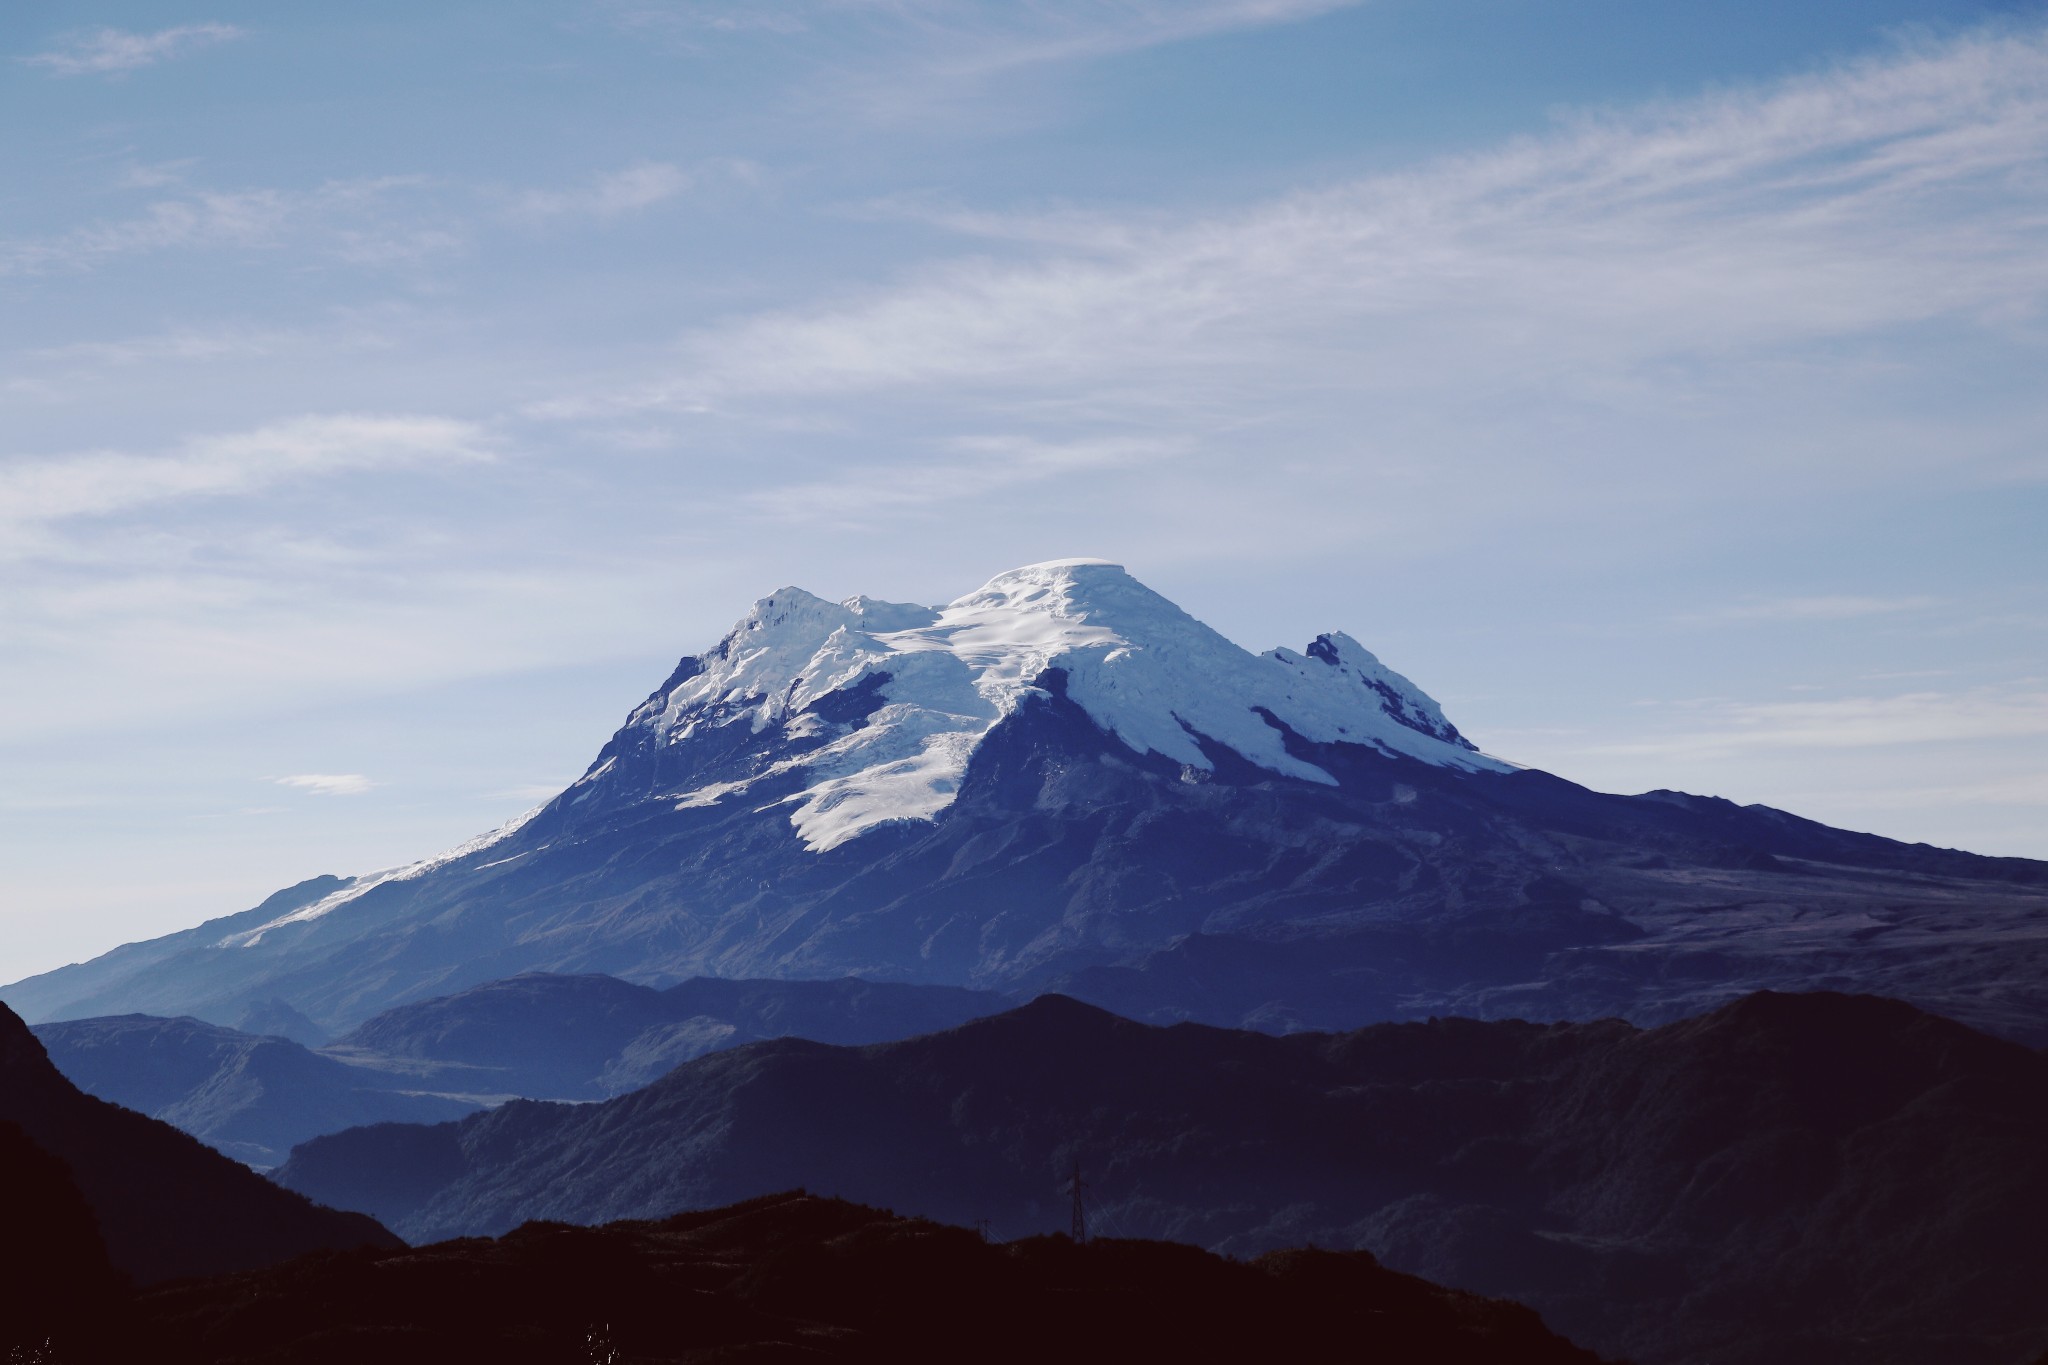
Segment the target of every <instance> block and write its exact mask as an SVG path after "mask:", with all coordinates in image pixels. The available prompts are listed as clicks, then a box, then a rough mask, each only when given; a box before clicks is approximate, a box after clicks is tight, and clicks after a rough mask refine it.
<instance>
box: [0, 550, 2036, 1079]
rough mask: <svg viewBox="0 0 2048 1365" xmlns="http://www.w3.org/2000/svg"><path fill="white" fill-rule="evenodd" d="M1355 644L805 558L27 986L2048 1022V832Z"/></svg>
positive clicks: (1270, 1019) (236, 1010) (150, 1004)
mask: <svg viewBox="0 0 2048 1365" xmlns="http://www.w3.org/2000/svg"><path fill="white" fill-rule="evenodd" d="M1134 641H1135V642H1136V643H1134ZM1353 643H1354V642H1350V641H1349V640H1348V637H1342V636H1338V635H1334V634H1331V635H1325V636H1321V637H1318V639H1317V640H1316V641H1315V642H1312V643H1311V645H1310V646H1309V648H1308V650H1307V651H1306V652H1303V653H1299V654H1296V653H1293V652H1292V651H1284V650H1283V651H1275V652H1274V653H1272V654H1267V655H1254V654H1251V653H1249V652H1247V651H1244V650H1241V649H1239V648H1238V647H1237V646H1235V645H1233V644H1230V643H1229V642H1228V641H1227V640H1224V639H1223V637H1221V636H1219V635H1216V634H1215V632H1213V631H1211V630H1209V629H1208V628H1207V627H1205V626H1202V625H1201V624H1200V623H1199V622H1197V621H1195V620H1194V618H1192V617H1190V616H1188V615H1187V614H1186V613H1185V612H1182V611H1181V610H1180V609H1179V608H1177V607H1174V606H1173V605H1172V604H1171V603H1167V602H1165V599H1163V598H1159V597H1158V596H1157V594H1154V593H1151V591H1150V590H1149V589H1146V588H1144V587H1143V585H1142V584H1139V583H1137V581H1136V580H1135V579H1132V578H1130V577H1129V575H1127V574H1125V573H1124V572H1123V571H1122V570H1121V569H1118V568H1116V567H1115V566H1112V565H1107V564H1103V563H1099V562H1087V563H1081V562H1055V563H1053V564H1051V565H1044V566H1035V567H1032V568H1027V569H1026V570H1018V571H1012V573H1010V574H1007V575H998V576H997V578H996V579H994V580H991V583H990V584H989V585H987V586H985V587H984V588H983V589H981V590H979V591H978V592H976V593H970V594H968V595H967V596H966V597H963V598H960V599H957V600H956V601H955V602H954V603H953V604H950V605H949V606H947V607H944V608H931V607H915V606H909V605H905V604H889V603H879V602H875V601H872V600H871V599H864V598H854V599H848V601H847V602H846V603H840V604H832V603H826V602H823V601H822V599H817V598H814V597H811V596H810V595H809V594H803V595H801V597H800V598H798V597H791V598H788V599H785V598H784V597H783V596H782V595H780V594H778V595H775V596H771V597H770V598H765V599H763V600H762V603H760V604H757V606H756V609H755V610H754V611H753V612H750V613H749V614H748V616H746V617H744V618H743V619H742V621H741V623H740V624H739V625H738V626H736V627H735V629H734V630H733V631H732V632H729V633H728V634H727V636H725V637H724V638H723V639H722V640H721V641H720V642H719V644H718V645H716V646H714V647H713V648H712V649H711V650H709V651H706V653H705V654H703V655H698V656H690V657H686V658H685V659H684V660H683V662H682V664H681V665H679V666H678V668H677V669H676V670H675V671H674V672H673V674H672V675H671V677H670V678H669V679H668V680H667V682H666V683H665V684H664V686H663V687H662V688H660V689H657V690H656V691H655V692H654V693H653V694H651V695H650V696H649V697H648V699H647V700H646V701H645V702H643V703H642V704H641V705H639V706H637V707H635V708H634V709H633V710H632V711H631V712H630V713H629V715H628V716H627V719H626V723H625V724H624V725H622V726H621V727H620V728H619V730H618V731H617V732H616V733H615V734H614V736H613V737H612V739H611V741H610V742H608V743H607V744H606V745H605V746H604V748H603V749H602V750H601V751H600V753H599V755H598V757H597V759H596V760H595V761H594V762H593V763H592V764H591V766H590V768H589V770H588V771H587V772H586V773H585V774H584V775H583V776H582V777H580V778H578V779H577V781H576V782H575V783H573V784H571V786H570V787H569V788H568V789H566V790H565V791H564V792H563V793H562V794H561V795H560V796H558V797H556V798H555V799H554V800H552V801H550V802H548V803H545V804H544V805H543V806H541V807H539V808H537V809H536V810H534V811H532V812H529V813H527V814H526V815H523V816H521V817H519V818H517V819H515V820H514V821H512V822H509V823H508V824H507V825H506V826H504V827H502V828H501V829H500V830H498V831H494V832H493V833H492V834H489V835H485V836H481V837H480V838H478V839H477V840H473V841H471V842H470V843H469V844H467V845H463V846H459V847H458V848H456V849H453V850H449V851H448V852H447V853H444V854H442V855H439V856H437V857H434V858H430V859H425V860H422V861H421V862H419V863H415V864H410V865H408V866H406V867H403V868H398V869H390V870H387V871H385V872H382V873H377V874H372V875H370V876H366V877H361V878H355V879H352V880H349V881H347V882H345V883H333V882H323V883H308V884H305V885H303V886H302V887H300V888H295V889H294V890H293V891H292V892H290V893H281V896H282V899H279V898H273V904H272V910H271V913H269V914H268V915H267V916H265V915H259V914H258V913H257V912H253V911H252V912H246V913H245V915H243V916H237V917H230V918H229V919H227V920H222V921H215V922H213V923H212V924H211V925H209V926H207V927H206V928H205V929H204V930H203V931H187V932H186V933H184V934H182V935H174V936H170V937H168V938H166V939H164V940H158V941H155V942H153V943H151V944H144V945H130V946H129V947H127V948H123V949H118V950H116V951H115V952H114V953H112V954H109V955H107V956H106V957H104V958H102V959H98V960H96V961H95V962H93V963H88V964H84V965H82V966H76V967H72V968H65V969H60V970H59V971H58V972H55V973H49V974H45V975H44V976H42V977H38V978H33V979H31V980H29V981H26V982H17V983H15V984H14V985H12V986H9V987H6V988H4V991H0V994H4V996H5V998H7V999H9V1000H10V1001H13V1002H15V1003H17V1004H18V1005H19V1006H20V1007H21V1008H22V1009H23V1010H25V1011H26V1012H28V1013H29V1014H31V1015H33V1016H34V1017H36V1018H38V1019H44V1020H47V1019H52V1018H59V1017H78V1016H82V1015H98V1014H111V1013H127V1012H133V1011H141V1012H145V1013H152V1014H192V1015H195V1016H197V1017H200V1018H206V1019H209V1020H211V1021H213V1022H217V1023H229V1022H232V1021H233V1020H234V1019H237V1018H239V1017H241V1015H242V1014H243V1013H244V1011H246V1010H247V1009H249V1008H251V1007H253V1006H255V1005H256V1004H258V1003H259V1002H263V1001H267V1000H271V999H277V998H283V999H289V1000H291V1001H292V1002H293V1003H294V1006H295V1007H296V1008H298V1009H300V1010H301V1011H303V1012H304V1013H305V1014H306V1015H309V1016H311V1018H310V1022H311V1023H312V1024H313V1025H314V1026H316V1027H318V1028H320V1029H322V1030H325V1031H328V1032H331V1033H338V1032H343V1031H346V1030H347V1029H348V1028H350V1027H353V1026H355V1025H356V1024H359V1023H361V1022H362V1021H363V1020H364V1019H367V1018H368V1017H370V1016H371V1015H373V1014H376V1013H378V1012H379V1011H381V1010H383V1009H386V1008H389V1007H391V1006H394V1005H398V1004H403V1003H406V1002H408V1001H412V1000H419V999H424V998H428V997H431V996H438V995H445V994H447V993H449V992H451V991H455V990H460V989H462V988H465V987H467V986H471V985H475V984H480V983H481V982H484V981H488V980H491V979H496V978H503V977H509V976H512V975H516V974H517V973H519V972H524V971H546V972H557V973H579V972H601V973H605V974H609V975H615V976H621V977H624V978H627V979H630V980H634V981H637V982H641V983H643V984H648V985H654V986H662V985H667V984H670V983H673V982H676V981H680V980H683V979H686V978H688V977H691V976H698V975H710V976H723V977H778V978H785V979H824V978H833V977H839V976H844V975H849V974H851V975H857V976H862V977H865V978H869V979H874V980H896V981H908V982H919V983H929V984H943V985H952V986H966V987H975V988H982V989H994V990H1001V991H1016V992H1021V993H1031V992H1036V991H1039V990H1043V989H1046V988H1048V987H1050V986H1052V985H1055V984H1057V985H1060V986H1061V987H1062V988H1064V989H1069V990H1075V991H1079V992H1081V993H1083V994H1087V995H1089V996H1090V998H1092V999H1095V1000H1097V1001H1098V1002H1099V1003H1102V1004H1105V1005H1109V1006H1112V1007H1114V1008H1117V1009H1121V1010H1124V1011H1126V1012H1136V1013H1139V1014H1142V1015H1144V1016H1145V1017H1148V1018H1157V1019H1167V1018H1174V1017H1199V1018H1205V1019H1209V1020H1211V1021H1212V1022H1217V1023H1227V1024H1240V1023H1246V1022H1260V1023H1261V1026H1270V1027H1274V1028H1280V1029H1286V1028H1340V1027H1350V1026H1353V1025H1356V1024H1359V1023H1363V1022H1366V1021H1368V1020H1371V1019H1384V1018H1402V1017H1417V1016H1426V1015H1428V1014H1431V1013H1470V1014H1475V1015H1480V1016H1498V1015H1503V1014H1515V1013H1523V1014H1529V1013H1533V1014H1538V1015H1550V1016H1555V1017H1577V1018H1586V1017H1595V1016H1598V1015H1601V1014H1623V1015H1627V1016H1629V1017H1632V1018H1636V1019H1639V1020H1643V1021H1658V1020H1663V1019H1670V1018H1676V1017H1679V1016H1681V1015H1683V1014H1688V1013H1697V1012H1699V1011H1700V1010H1702V1009H1706V1008H1711V1007H1712V1006H1713V1005H1714V1004H1716V1003H1719V1002H1721V1001H1724V1000H1727V999H1731V998H1734V997H1736V996H1739V995H1741V994H1744V993H1746V992H1748V991H1751V990H1755V989H1759V988H1772V989H1793V990H1800V989H1832V988H1840V987H1852V988H1855V989H1860V990H1869V991H1874V992H1878V993H1884V994H1893V995H1898V996H1901V997H1903V998H1908V999H1913V1000H1917V1001H1919V1002H1921V1003H1922V1004H1925V1005H1927V1006H1928V1007H1929V1008H1933V1009H1936V1010H1938V1011H1941V1012H1944V1013H1949V1014H1953V1015H1955V1016H1957V1017H1960V1018H1964V1019H1967V1020H1969V1021H1971V1022H1973V1023H1976V1024H1979V1025H1982V1026H1984V1027H1987V1028H1990V1029H1993V1030H1996V1031H1999V1032H2002V1033H2006V1034H2008V1035H2010V1036H2014V1037H2022V1038H2029V1039H2036V1040H2040V1041H2048V936H2044V935H2043V933H2042V932H2041V931H2040V930H2039V928H2038V927H2037V926H2038V925H2039V924H2040V922H2041V920H2042V916H2043V913H2044V911H2048V864H2042V863H2032V862H2027V861H2025V860H2015V859H1985V858H1980V857H1978V856H1976V855H1973V854H1967V853H1961V852H1954V851H1942V850H1934V849H1927V848H1924V847H1915V846H1909V845H1902V844H1897V843H1893V842H1891V841H1887V840H1883V839H1880V838H1877V837H1876V836H1870V835H1858V834H1853V833H1849V832H1846V831H1838V830H1831V829H1829V828H1827V827H1825V826H1821V825H1818V824H1815V823H1813V822H1811V821H1804V820H1801V819H1800V818H1799V817H1796V816H1791V815H1787V814H1785V813H1782V812H1776V811H1772V810H1769V809H1768V808H1759V807H1738V806H1735V805H1734V804H1733V803H1729V802H1724V801H1720V800H1718V799H1717V798H1704V797H1690V796H1685V795H1683V794H1676V793H1670V792H1653V793H1648V794H1645V795H1643V796H1639V797H1628V796H1615V795H1608V794H1602V793H1596V792H1591V791H1588V790H1587V789H1585V788H1582V787H1578V786H1576V785H1575V784H1572V783H1570V782H1567V781H1565V780H1563V779H1561V778H1557V777H1554V776H1552V775H1550V774H1546V773H1542V772H1539V771H1537V770H1534V769H1515V768H1513V767H1512V765H1509V764H1506V763H1505V762H1502V761H1498V760H1493V759H1490V758H1487V757H1486V756H1484V755H1481V754H1479V753H1478V752H1477V751H1476V750H1474V749H1472V748H1471V747H1470V742H1469V741H1468V740H1466V739H1465V738H1464V736H1462V735H1461V734H1459V733H1458V732H1457V730H1456V728H1455V726H1453V725H1452V724H1451V722H1450V721H1449V719H1448V718H1447V717H1444V716H1443V714H1442V711H1441V708H1439V707H1437V706H1436V704H1435V703H1434V702H1433V701H1431V700H1430V699H1429V698H1428V696H1427V694H1426V693H1423V692H1421V691H1420V689H1418V688H1416V687H1415V686H1414V684H1412V683H1411V682H1409V681H1408V680H1407V679H1405V678H1402V677H1401V676H1400V675H1398V674H1395V673H1393V672H1391V670H1388V669H1386V668H1385V667H1384V666H1383V665H1381V664H1380V663H1379V662H1378V660H1376V659H1373V658H1372V657H1371V656H1370V655H1369V654H1366V653H1364V652H1363V651H1362V650H1359V651H1357V656H1356V657H1354V655H1353ZM1268 703H1270V705H1269V704H1268ZM1197 722H1199V724H1198V723H1197ZM1205 726H1206V727H1207V728H1206V729H1205V728H1203V727H1205ZM906 792H908V793H910V794H911V795H910V796H905V793H906ZM899 797H901V798H903V800H904V802H907V803H908V804H903V803H900V802H899V803H898V804H895V805H891V804H890V803H891V802H896V801H897V798H899ZM911 797H914V798H915V799H914V800H913V799H911ZM870 817H873V818H870ZM834 822H837V823H836V824H835V823H834ZM828 826H829V827H830V831H832V833H831V837H825V833H826V832H827V831H828ZM856 826H857V828H856ZM840 835H844V836H845V837H843V838H842V837H839V836H840ZM1195 955H1202V956H1203V960H1204V962H1205V963H1206V964H1207V965H1206V966H1205V968H1204V971H1203V974H1202V975H1201V976H1200V978H1199V979H1197V978H1195V977H1192V976H1190V969H1189V960H1190V958H1191V957H1192V956H1195Z"/></svg>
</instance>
